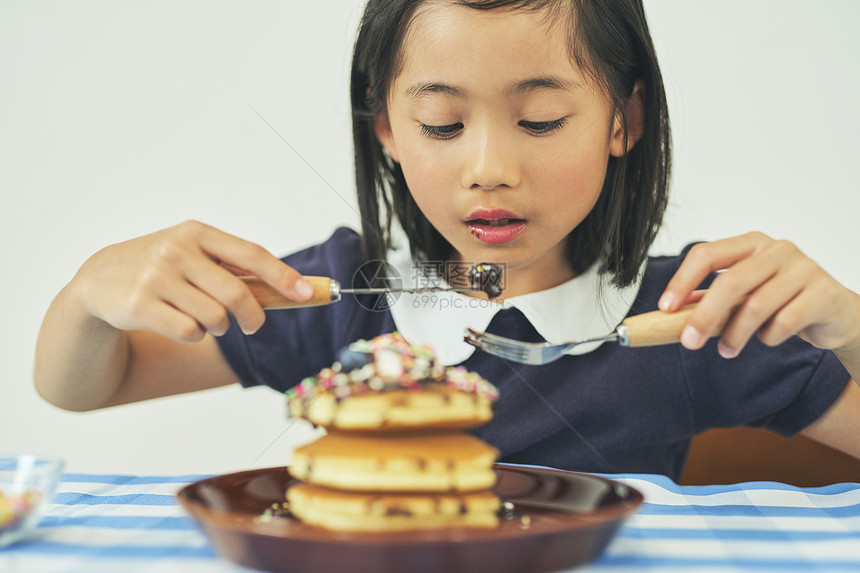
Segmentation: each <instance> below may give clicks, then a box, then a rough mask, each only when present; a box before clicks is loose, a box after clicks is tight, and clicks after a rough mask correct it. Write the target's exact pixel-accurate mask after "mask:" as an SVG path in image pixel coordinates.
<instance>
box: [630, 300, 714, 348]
mask: <svg viewBox="0 0 860 573" xmlns="http://www.w3.org/2000/svg"><path fill="white" fill-rule="evenodd" d="M695 308H696V305H695V304H688V305H687V306H685V307H684V308H682V309H680V310H677V311H675V312H663V311H662V310H655V311H653V312H646V313H644V314H638V315H636V316H631V317H628V318H626V319H624V322H622V323H621V324H623V325H625V326H626V327H627V330H628V340H629V343H628V346H657V345H660V344H675V343H676V342H680V340H681V331H682V330H684V326H685V325H686V324H687V321H688V320H689V319H690V315H691V314H692V313H693V310H694V309H695ZM730 317H731V313H729V314H728V315H726V317H725V319H723V321H722V322H721V323H720V324H719V325H718V327H717V330H716V332H714V333H713V335H712V336H719V335H720V334H722V332H723V328H725V326H726V323H727V322H728V321H729V318H730Z"/></svg>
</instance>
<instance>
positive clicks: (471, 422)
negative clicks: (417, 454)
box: [286, 332, 498, 432]
mask: <svg viewBox="0 0 860 573" xmlns="http://www.w3.org/2000/svg"><path fill="white" fill-rule="evenodd" d="M286 396H287V403H288V406H289V411H290V416H291V417H294V418H305V419H307V420H308V421H310V422H311V423H313V424H315V425H317V426H322V427H324V428H327V429H341V430H359V431H386V432H388V431H395V432H396V431H402V430H408V429H412V428H428V429H466V428H472V427H475V426H479V425H481V424H485V423H487V422H489V421H490V420H491V419H492V417H493V409H492V407H493V402H494V401H495V400H496V399H497V398H498V390H497V389H496V388H495V387H494V386H493V385H492V384H490V383H489V382H488V381H486V380H485V379H484V378H483V377H481V376H480V375H479V374H477V373H475V372H468V371H467V370H466V369H465V368H463V367H456V368H446V367H444V366H443V365H441V364H440V363H439V362H438V360H437V359H436V355H435V354H434V352H433V351H432V349H430V348H429V347H426V346H413V345H411V344H409V343H408V342H407V341H406V340H405V339H404V338H403V337H402V336H401V335H400V334H399V333H397V332H394V333H390V334H385V335H382V336H377V337H376V338H373V339H372V340H369V341H368V340H359V341H356V342H354V343H352V344H350V345H349V346H348V347H347V348H345V349H344V350H343V351H341V353H340V354H339V356H338V360H337V361H336V362H335V363H334V364H333V365H332V366H331V367H329V368H324V369H323V370H321V371H320V372H319V373H318V374H317V375H316V376H312V377H308V378H305V379H304V380H302V382H301V383H300V384H298V385H297V386H296V387H294V388H292V389H290V390H288V391H287V393H286Z"/></svg>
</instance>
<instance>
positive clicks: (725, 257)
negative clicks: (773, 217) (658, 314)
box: [657, 233, 771, 312]
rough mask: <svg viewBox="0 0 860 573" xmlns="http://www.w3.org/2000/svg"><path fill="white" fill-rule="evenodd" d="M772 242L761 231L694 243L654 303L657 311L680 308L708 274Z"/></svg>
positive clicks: (740, 259)
mask: <svg viewBox="0 0 860 573" xmlns="http://www.w3.org/2000/svg"><path fill="white" fill-rule="evenodd" d="M767 241H771V239H770V238H768V237H767V236H766V235H763V234H761V233H748V234H746V235H741V236H739V237H731V238H729V239H722V240H719V241H714V242H712V243H700V244H698V245H695V246H693V247H692V248H691V249H690V252H689V253H687V256H686V257H684V260H683V262H682V263H681V266H680V267H679V268H678V270H677V271H676V272H675V275H674V276H673V277H672V280H670V281H669V284H668V285H666V290H665V291H664V292H663V295H662V296H661V297H660V300H659V302H658V303H657V305H658V307H659V308H660V310H663V311H669V312H671V311H674V310H678V309H679V308H681V307H682V306H683V305H684V304H686V301H687V300H688V299H689V297H690V294H691V293H692V292H693V291H694V290H695V289H697V288H698V287H699V285H700V284H702V281H704V280H705V279H706V278H707V277H708V275H710V274H711V273H714V272H717V271H722V270H725V269H727V268H729V267H731V266H732V265H734V264H736V263H737V262H739V261H742V260H744V259H746V258H747V257H749V256H750V255H752V254H753V253H755V252H756V251H757V250H758V249H760V248H761V247H762V245H763V244H764V243H766V242H767Z"/></svg>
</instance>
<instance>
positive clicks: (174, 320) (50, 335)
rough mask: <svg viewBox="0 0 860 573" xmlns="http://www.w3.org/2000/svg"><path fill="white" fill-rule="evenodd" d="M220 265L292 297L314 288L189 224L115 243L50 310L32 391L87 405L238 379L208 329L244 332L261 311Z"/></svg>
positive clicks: (263, 257) (228, 239)
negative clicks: (231, 328) (235, 326)
mask: <svg viewBox="0 0 860 573" xmlns="http://www.w3.org/2000/svg"><path fill="white" fill-rule="evenodd" d="M225 265H229V266H231V267H236V268H240V269H243V270H244V271H247V272H250V273H252V274H255V275H257V276H259V277H260V278H261V279H262V280H263V281H265V282H267V283H268V284H270V285H271V286H273V287H275V288H276V289H277V290H278V291H279V292H281V293H282V294H284V295H285V296H287V297H289V298H292V299H294V300H298V301H303V300H306V299H307V298H308V297H309V296H310V294H311V290H312V289H311V288H310V285H308V284H307V282H306V281H305V280H304V279H302V278H301V276H300V275H299V273H298V272H296V271H295V270H293V269H292V268H290V267H289V266H287V265H285V264H284V263H283V262H282V261H280V260H279V259H278V258H276V257H274V256H273V255H271V254H270V253H268V252H266V251H265V250H264V249H263V248H262V247H260V246H258V245H255V244H253V243H249V242H247V241H244V240H242V239H239V238H237V237H234V236H232V235H229V234H227V233H224V232H222V231H219V230H217V229H214V228H212V227H209V226H207V225H203V224H201V223H197V222H193V221H191V222H186V223H182V224H180V225H177V226H176V227H171V228H169V229H165V230H163V231H159V232H157V233H153V234H151V235H146V236H144V237H140V238H137V239H133V240H131V241H127V242H124V243H120V244H117V245H112V246H110V247H107V248H105V249H103V250H101V251H99V252H98V253H96V254H95V255H93V256H92V257H91V258H90V259H89V260H88V261H87V262H86V263H84V265H83V266H82V267H81V269H80V270H79V271H78V273H77V274H76V275H75V277H74V278H73V279H72V281H71V282H70V283H69V284H68V285H67V286H66V287H65V288H64V289H63V290H62V291H61V292H60V293H59V294H58V295H57V298H56V299H55V300H54V301H53V303H52V304H51V306H50V308H49V309H48V312H47V314H46V316H45V319H44V322H43V323H42V328H41V330H40V332H39V338H38V341H37V345H36V364H35V371H34V379H35V384H36V389H37V390H38V392H39V393H40V394H41V395H42V396H43V397H44V398H45V399H46V400H48V401H49V402H51V403H53V404H55V405H57V406H59V407H61V408H66V409H70V410H92V409H96V408H103V407H107V406H112V405H116V404H123V403H127V402H134V401H138V400H145V399H149V398H156V397H159V396H166V395H170V394H178V393H183V392H190V391H193V390H202V389H206V388H214V387H217V386H223V385H225V384H230V383H232V382H235V381H236V378H235V375H234V374H233V372H232V370H231V369H230V367H229V366H228V365H227V363H226V361H225V360H224V358H223V357H222V356H221V353H220V351H219V349H218V345H217V343H216V341H215V338H214V337H213V335H214V336H218V335H221V334H223V333H224V332H226V330H227V328H228V327H229V325H230V317H229V314H232V315H233V316H234V317H235V319H236V321H237V323H238V324H239V326H240V327H241V328H242V330H243V331H245V332H246V333H251V332H254V331H256V330H257V329H258V328H259V327H260V326H261V325H262V324H263V322H264V320H265V314H264V312H263V309H262V308H261V307H260V305H259V303H258V302H257V301H256V300H255V299H254V297H253V296H252V295H251V293H250V291H249V290H248V288H247V287H246V286H245V284H244V283H243V282H242V281H241V280H239V279H238V278H236V276H235V275H234V274H233V273H231V272H230V271H228V270H227V269H226V268H225ZM303 289H304V290H303Z"/></svg>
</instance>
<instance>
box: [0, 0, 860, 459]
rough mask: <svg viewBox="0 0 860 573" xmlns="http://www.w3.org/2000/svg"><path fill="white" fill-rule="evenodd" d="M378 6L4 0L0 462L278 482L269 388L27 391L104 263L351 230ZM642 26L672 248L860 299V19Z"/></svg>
mask: <svg viewBox="0 0 860 573" xmlns="http://www.w3.org/2000/svg"><path fill="white" fill-rule="evenodd" d="M361 4H362V2H360V1H358V0H336V1H335V0H327V1H325V2H303V1H299V0H294V1H285V0H270V1H262V0H258V1H255V2H238V1H236V2H227V1H224V0H214V1H213V0H205V1H204V0H194V1H172V0H171V1H165V0H162V1H153V0H149V1H147V2H141V1H134V2H132V1H120V2H115V1H113V0H103V1H96V0H76V1H75V2H59V1H57V2H49V1H44V0H0V192H2V204H0V245H2V247H0V248H2V259H0V262H2V269H3V270H2V280H0V301H2V304H3V312H2V316H3V329H2V333H0V451H28V452H30V451H32V452H40V453H45V454H54V455H59V456H62V457H64V458H66V460H67V462H68V468H69V469H70V470H73V471H88V472H111V473H124V472H131V473H143V474H147V473H149V474H152V473H221V472H227V471H233V470H238V469H248V468H251V467H266V466H272V465H283V464H284V463H287V462H288V460H289V454H290V450H291V448H292V447H293V446H294V445H295V444H298V443H300V442H302V441H306V440H307V439H309V437H310V436H311V432H310V430H309V428H308V427H306V426H304V425H302V424H294V425H290V423H289V422H288V421H287V420H286V418H285V415H284V413H285V410H284V404H283V400H282V398H281V396H280V395H278V394H276V393H274V392H272V391H271V390H268V389H263V388H259V389H252V390H242V389H240V388H238V387H236V388H226V389H219V390H213V391H208V392H203V393H197V394H194V395H189V396H182V397H175V398H166V399H161V400H156V401H152V402H148V403H142V404H135V405H130V406H123V407H118V408H114V409H112V410H107V411H102V412H94V413H84V414H80V413H70V412H64V411H60V410H57V409H56V408H54V407H52V406H50V405H48V404H46V403H44V402H43V401H41V399H40V398H39V397H38V396H37V395H36V393H35V391H34V390H33V387H32V373H31V372H32V364H33V348H34V344H35V339H36V335H37V332H38V328H39V323H40V321H41V319H42V316H43V314H44V312H45V310H46V308H47V306H48V304H49V303H50V301H51V299H52V298H53V296H54V295H55V294H56V292H57V291H59V290H60V289H61V288H62V286H63V285H64V284H65V283H66V282H68V281H69V280H70V279H71V278H72V276H73V275H74V273H75V271H76V270H77V268H78V267H79V266H80V265H81V263H83V261H84V260H86V258H87V257H89V256H90V255H91V254H92V253H94V252H95V251H97V250H98V249H100V248H102V247H103V246H105V245H107V244H110V243H113V242H118V241H122V240H124V239H128V238H132V237H134V236H138V235H141V234H144V233H148V232H151V231H154V230H157V229H160V228H163V227H166V226H169V225H173V224H175V223H178V222H180V221H183V220H185V219H189V218H194V219H199V220H202V221H205V222H207V223H210V224H212V225H215V226H218V227H220V228H222V229H224V230H226V231H229V232H232V233H235V234H237V235H240V236H242V237H244V238H247V239H249V240H253V241H256V242H259V243H261V244H262V245H264V246H266V247H267V248H268V249H270V250H271V251H272V252H274V253H276V254H279V255H283V254H286V253H289V252H291V251H294V250H296V249H298V248H300V247H303V246H306V245H309V244H312V243H315V242H318V241H321V240H323V239H325V238H326V237H327V236H328V234H329V233H330V232H331V231H332V230H333V229H334V228H335V227H336V226H337V225H341V224H347V225H353V226H354V225H356V224H357V220H358V217H357V215H356V213H355V209H354V199H353V183H352V164H351V143H350V141H351V139H350V130H349V125H350V121H349V105H348V71H349V60H350V55H351V54H350V52H351V43H352V39H353V35H354V31H355V28H356V25H357V22H358V19H359V16H360V9H361ZM646 9H647V12H648V16H649V19H650V25H651V29H652V34H653V37H654V41H655V43H656V47H657V51H658V56H659V57H660V59H661V65H662V67H663V70H664V76H665V81H666V85H667V89H668V96H669V103H670V107H671V118H672V122H673V128H674V145H675V156H674V157H675V171H674V179H673V185H672V187H673V195H672V202H671V207H670V209H669V212H668V215H667V218H666V225H665V228H664V231H663V233H662V234H661V236H660V238H659V240H658V244H657V245H656V247H655V252H677V251H678V250H679V249H680V248H681V247H682V246H683V245H684V244H686V243H688V242H690V241H692V240H696V239H715V238H720V237H724V236H729V235H733V234H738V233H741V232H744V231H747V230H752V229H759V230H762V231H765V232H767V233H770V234H772V235H773V236H777V237H785V238H790V239H792V240H794V241H795V242H797V243H798V244H799V245H800V246H801V247H802V248H803V249H804V250H805V251H806V252H807V253H809V254H810V255H812V256H813V257H814V258H815V259H816V260H818V261H819V262H820V263H821V264H822V265H823V266H824V267H825V268H826V269H828V270H829V271H830V272H831V273H832V274H834V275H835V276H836V277H837V278H838V279H839V280H841V281H843V282H844V283H845V284H846V285H848V286H850V287H851V288H853V289H854V290H860V269H858V265H857V263H856V261H857V259H858V257H857V252H856V246H855V243H856V241H857V233H856V231H855V225H856V218H857V216H858V214H860V198H858V195H860V185H858V183H857V180H856V177H855V172H856V169H857V163H858V158H860V153H858V152H860V146H858V133H860V112H858V103H857V102H860V73H858V72H860V40H858V36H857V34H856V33H855V30H854V27H855V26H856V23H857V22H858V21H860V2H855V1H853V0H842V1H837V0H828V1H823V2H812V1H808V0H803V1H797V0H793V1H792V0H771V1H765V0H754V1H748V0H731V1H724V2H713V1H706V0H697V1H690V0H646ZM258 113H259V115H258ZM260 116H262V117H264V118H265V119H266V120H267V121H268V122H269V123H271V124H272V126H274V127H275V128H276V129H277V131H278V132H279V133H280V134H281V135H282V136H283V137H284V139H286V140H287V142H288V143H289V146H288V145H287V144H286V143H284V141H282V140H280V139H279V137H278V136H277V135H276V134H275V133H274V132H273V130H272V129H270V127H268V126H267V125H266V124H265V123H264V121H263V120H262V119H261V118H260ZM291 147H292V149H291Z"/></svg>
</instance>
